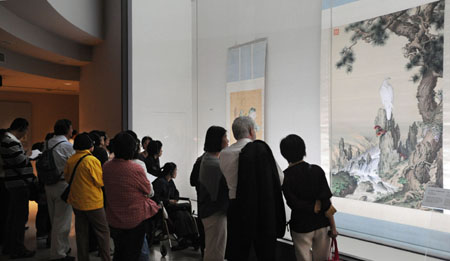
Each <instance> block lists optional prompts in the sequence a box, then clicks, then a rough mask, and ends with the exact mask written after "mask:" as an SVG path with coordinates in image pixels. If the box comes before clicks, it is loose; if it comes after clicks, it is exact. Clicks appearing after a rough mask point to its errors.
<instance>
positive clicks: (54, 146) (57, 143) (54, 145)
mask: <svg viewBox="0 0 450 261" xmlns="http://www.w3.org/2000/svg"><path fill="white" fill-rule="evenodd" d="M64 141H65V140H63V141H60V142H58V143H56V144H55V145H54V146H53V147H52V148H51V149H50V150H53V149H54V148H56V146H58V145H59V144H61V143H63V142H64ZM47 148H48V141H47Z"/></svg>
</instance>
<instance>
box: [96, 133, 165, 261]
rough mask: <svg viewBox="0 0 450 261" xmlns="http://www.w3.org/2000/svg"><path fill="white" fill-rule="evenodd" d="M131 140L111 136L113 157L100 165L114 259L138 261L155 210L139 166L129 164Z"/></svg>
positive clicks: (132, 150) (133, 146) (125, 136)
mask: <svg viewBox="0 0 450 261" xmlns="http://www.w3.org/2000/svg"><path fill="white" fill-rule="evenodd" d="M136 146H138V144H137V143H136V141H135V139H134V138H133V137H132V136H131V135H129V134H128V133H125V132H121V133H119V134H117V135H116V136H115V137H114V142H113V146H112V147H113V152H114V155H115V158H114V159H113V160H111V161H109V162H106V163H105V164H104V165H103V180H104V184H105V196H106V208H105V209H106V217H107V219H108V222H109V225H110V227H111V237H112V238H113V240H114V246H115V251H114V260H138V258H139V255H140V251H141V247H142V243H143V241H144V235H145V232H146V231H145V228H146V223H147V221H148V219H149V218H150V217H152V216H154V215H155V214H156V213H157V212H158V209H159V207H158V206H157V204H156V203H155V202H154V201H153V200H151V199H150V198H149V197H148V195H149V194H150V183H149V181H148V180H147V177H146V175H145V171H144V170H143V169H142V167H141V166H139V165H138V164H136V163H134V162H132V161H131V159H133V155H134V153H135V151H136Z"/></svg>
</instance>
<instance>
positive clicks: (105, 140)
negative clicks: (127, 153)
mask: <svg viewBox="0 0 450 261" xmlns="http://www.w3.org/2000/svg"><path fill="white" fill-rule="evenodd" d="M98 135H99V136H100V141H101V143H102V147H108V146H109V141H110V140H109V137H108V135H107V134H106V132H105V131H98Z"/></svg>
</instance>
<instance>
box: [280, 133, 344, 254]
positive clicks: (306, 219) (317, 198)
mask: <svg viewBox="0 0 450 261" xmlns="http://www.w3.org/2000/svg"><path fill="white" fill-rule="evenodd" d="M280 150H281V155H283V157H284V158H285V159H286V160H287V161H288V162H289V167H288V168H287V169H286V170H284V181H283V185H282V189H283V193H284V196H285V198H286V202H287V205H288V206H289V207H290V208H291V209H292V212H291V221H290V222H289V227H290V229H291V236H292V240H293V241H294V247H295V255H296V257H297V260H298V261H300V260H301V261H303V260H305V261H312V260H318V261H322V260H328V254H329V251H330V236H331V237H336V236H337V231H336V224H335V222H334V217H333V215H334V213H335V212H336V210H335V209H334V207H333V205H332V204H331V201H330V198H331V197H332V194H331V191H330V188H329V187H328V183H327V179H326V177H325V172H324V171H323V170H322V168H321V167H319V166H317V165H311V164H309V163H307V162H306V161H304V160H303V158H304V157H305V156H306V147H305V142H304V141H303V139H302V138H300V137H299V136H298V135H295V134H291V135H288V136H287V137H285V138H284V139H283V140H282V141H281V143H280ZM329 229H330V231H328V230H329ZM311 249H312V251H311Z"/></svg>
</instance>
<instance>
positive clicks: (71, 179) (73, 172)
mask: <svg viewBox="0 0 450 261" xmlns="http://www.w3.org/2000/svg"><path fill="white" fill-rule="evenodd" d="M89 155H91V154H90V153H89V154H86V155H84V156H83V157H81V159H79V160H78V162H77V164H76V165H75V167H74V168H73V171H72V176H70V181H69V190H70V186H71V185H72V182H73V178H74V177H75V173H76V172H75V171H76V170H77V167H78V165H79V164H80V162H81V161H82V160H83V159H84V158H86V157H87V156H89Z"/></svg>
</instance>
